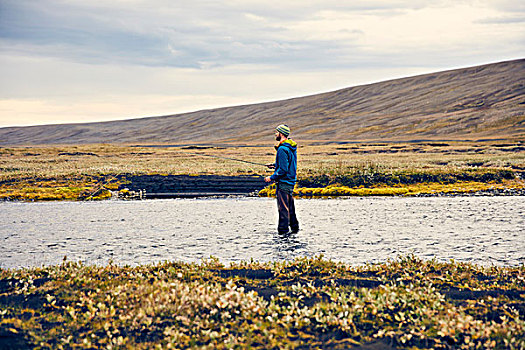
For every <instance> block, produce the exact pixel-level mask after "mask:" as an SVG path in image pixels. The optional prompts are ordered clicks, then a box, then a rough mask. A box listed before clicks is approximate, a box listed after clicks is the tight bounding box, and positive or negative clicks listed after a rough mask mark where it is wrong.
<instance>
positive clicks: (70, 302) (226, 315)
mask: <svg viewBox="0 0 525 350" xmlns="http://www.w3.org/2000/svg"><path fill="white" fill-rule="evenodd" d="M524 298H525V268H524V267H523V266H521V267H505V268H503V267H481V266H476V265H470V264H465V263H457V262H453V261H452V262H449V263H441V262H437V261H423V260H419V259H417V258H415V257H413V256H409V257H403V258H399V259H398V260H396V261H390V262H388V263H384V264H374V265H366V266H351V265H348V264H344V263H338V262H333V261H327V260H324V259H322V257H318V258H311V259H309V258H301V259H297V260H295V261H292V262H275V263H264V264H262V263H257V262H253V261H252V262H242V263H239V264H234V265H232V266H229V267H225V266H223V265H222V264H221V263H219V262H218V261H217V260H215V259H213V258H212V259H210V260H207V261H204V262H203V263H202V264H186V263H180V262H166V263H160V264H157V265H145V266H136V267H130V266H121V267H119V266H115V265H113V264H109V265H107V266H101V267H97V266H86V265H83V264H81V263H74V262H64V263H63V264H61V265H60V266H50V267H43V268H31V269H16V270H5V269H0V310H1V311H0V312H1V314H2V317H1V321H0V333H1V334H2V337H1V338H0V342H3V343H0V347H2V346H4V347H6V348H7V347H12V348H24V347H27V348H38V349H61V348H85V349H93V348H107V349H112V348H122V349H152V348H188V347H189V348H192V347H193V348H209V349H216V348H243V349H244V348H254V349H286V348H289V349H294V348H298V349H305V348H321V347H322V348H328V349H346V348H350V347H352V346H358V345H363V344H369V345H370V344H375V345H376V346H378V347H381V348H389V347H396V348H401V349H402V348H407V349H408V348H410V349H414V348H417V349H426V348H435V349H448V348H456V349H479V348H483V349H523V348H524V347H525V299H524Z"/></svg>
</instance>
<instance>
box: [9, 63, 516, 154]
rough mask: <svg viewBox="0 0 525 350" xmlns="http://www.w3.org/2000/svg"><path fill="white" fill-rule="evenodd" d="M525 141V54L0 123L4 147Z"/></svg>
mask: <svg viewBox="0 0 525 350" xmlns="http://www.w3.org/2000/svg"><path fill="white" fill-rule="evenodd" d="M279 123H287V124H288V125H290V126H291V128H292V131H293V137H294V138H295V139H298V140H301V141H307V140H311V141H313V140H317V141H322V140H325V141H367V140H368V141H370V140H374V141H377V140H381V141H411V140H475V139H509V138H516V139H517V138H519V139H525V59H520V60H514V61H508V62H501V63H495V64H488V65H484V66H478V67H471V68H464V69H456V70H450V71H445V72H439V73H432V74H425V75H420V76H415V77H409V78H403V79H396V80H390V81H385V82H380V83H375V84H369V85H363V86H356V87H351V88H346V89H342V90H338V91H333V92H328V93H323V94H318V95H313V96H306V97H300V98H294V99H289V100H283V101H276V102H269V103H260V104H253V105H246V106H236V107H227V108H218V109H211V110H203V111H198V112H193V113H185V114H178V115H170V116H163V117H150V118H142V119H131V120H125V121H112V122H104V123H83V124H60V125H45V126H30V127H10V128H0V145H16V144H79V143H141V144H143V143H220V142H235V143H242V142H250V143H251V142H253V141H256V142H257V141H267V140H268V138H269V137H271V136H269V135H271V133H272V128H273V127H274V126H275V125H277V124H279Z"/></svg>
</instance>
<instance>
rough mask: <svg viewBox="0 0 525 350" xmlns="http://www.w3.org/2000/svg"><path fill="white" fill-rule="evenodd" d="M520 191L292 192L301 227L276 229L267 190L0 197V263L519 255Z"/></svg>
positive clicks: (496, 259)
mask: <svg viewBox="0 0 525 350" xmlns="http://www.w3.org/2000/svg"><path fill="white" fill-rule="evenodd" d="M524 203H525V201H523V197H465V198H461V197H456V198H454V197H452V198H350V199H344V200H341V199H338V200H314V199H299V200H297V201H296V207H297V213H298V216H299V220H300V222H301V231H300V232H299V233H297V234H290V235H279V234H277V233H276V232H275V226H276V223H277V210H276V204H275V201H274V200H273V199H266V198H247V199H199V200H195V199H183V200H152V201H136V202H119V201H105V202H87V203H78V202H59V203H0V206H1V208H0V220H1V221H0V240H1V241H2V242H4V244H2V245H1V246H0V266H1V267H20V266H40V265H43V264H44V265H45V264H58V263H60V262H61V261H62V259H63V257H64V255H67V257H68V259H70V260H81V261H84V262H87V263H93V264H105V263H107V262H109V260H113V261H114V262H115V263H119V264H130V265H134V264H140V263H151V262H157V261H163V260H182V261H187V262H190V261H199V260H201V259H203V258H208V257H210V256H215V257H218V258H219V259H220V260H221V261H223V262H225V263H228V262H232V261H240V260H250V259H251V258H253V259H256V260H261V261H274V260H288V259H294V258H296V257H299V256H315V255H319V254H323V255H324V256H325V257H326V258H330V259H334V260H340V261H345V262H349V263H354V264H363V263H367V262H380V261H385V260H387V259H394V258H396V257H397V256H398V255H405V254H416V255H418V256H421V257H425V258H437V259H439V260H448V259H455V260H459V261H468V262H474V263H479V264H498V265H518V264H523V263H524V260H525V258H524V256H525V246H524V243H523V242H524V241H525V240H524V239H523V232H525V215H524V214H525V204H524Z"/></svg>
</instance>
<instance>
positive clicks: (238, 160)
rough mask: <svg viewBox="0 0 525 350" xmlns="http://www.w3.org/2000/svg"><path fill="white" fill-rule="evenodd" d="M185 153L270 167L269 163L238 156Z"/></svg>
mask: <svg viewBox="0 0 525 350" xmlns="http://www.w3.org/2000/svg"><path fill="white" fill-rule="evenodd" d="M184 153H185V154H190V155H195V156H205V157H211V158H219V159H226V160H233V161H235V162H241V163H248V164H254V165H261V166H264V167H268V165H267V164H263V163H256V162H250V161H248V160H242V159H237V158H230V157H221V156H214V155H212V154H204V153H186V152H184Z"/></svg>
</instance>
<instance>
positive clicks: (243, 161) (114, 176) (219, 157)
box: [84, 152, 267, 201]
mask: <svg viewBox="0 0 525 350" xmlns="http://www.w3.org/2000/svg"><path fill="white" fill-rule="evenodd" d="M181 153H183V154H185V155H193V156H204V157H211V158H218V159H225V160H232V161H235V162H241V163H247V164H253V165H260V166H264V167H267V165H266V164H263V163H257V162H251V161H248V160H243V159H237V158H231V157H221V156H215V155H212V154H204V153H189V152H181ZM138 154H139V153H138V152H137V153H135V154H134V155H133V157H131V158H130V159H129V160H128V164H129V163H130V162H131V161H132V160H133V159H134V158H135V157H136V156H137V155H138ZM123 172H124V171H121V172H119V173H117V174H115V175H113V176H112V177H110V178H109V180H106V181H105V182H104V183H103V184H102V185H101V186H99V187H98V188H97V189H96V190H95V191H93V192H92V193H91V194H90V195H89V196H88V197H86V198H85V199H84V201H87V200H89V199H90V198H92V197H93V196H94V195H95V194H96V193H97V192H98V191H100V190H101V189H102V188H103V187H104V186H106V185H107V184H108V183H110V182H111V181H112V180H113V179H116V178H117V176H119V175H121V174H122V173H123Z"/></svg>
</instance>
